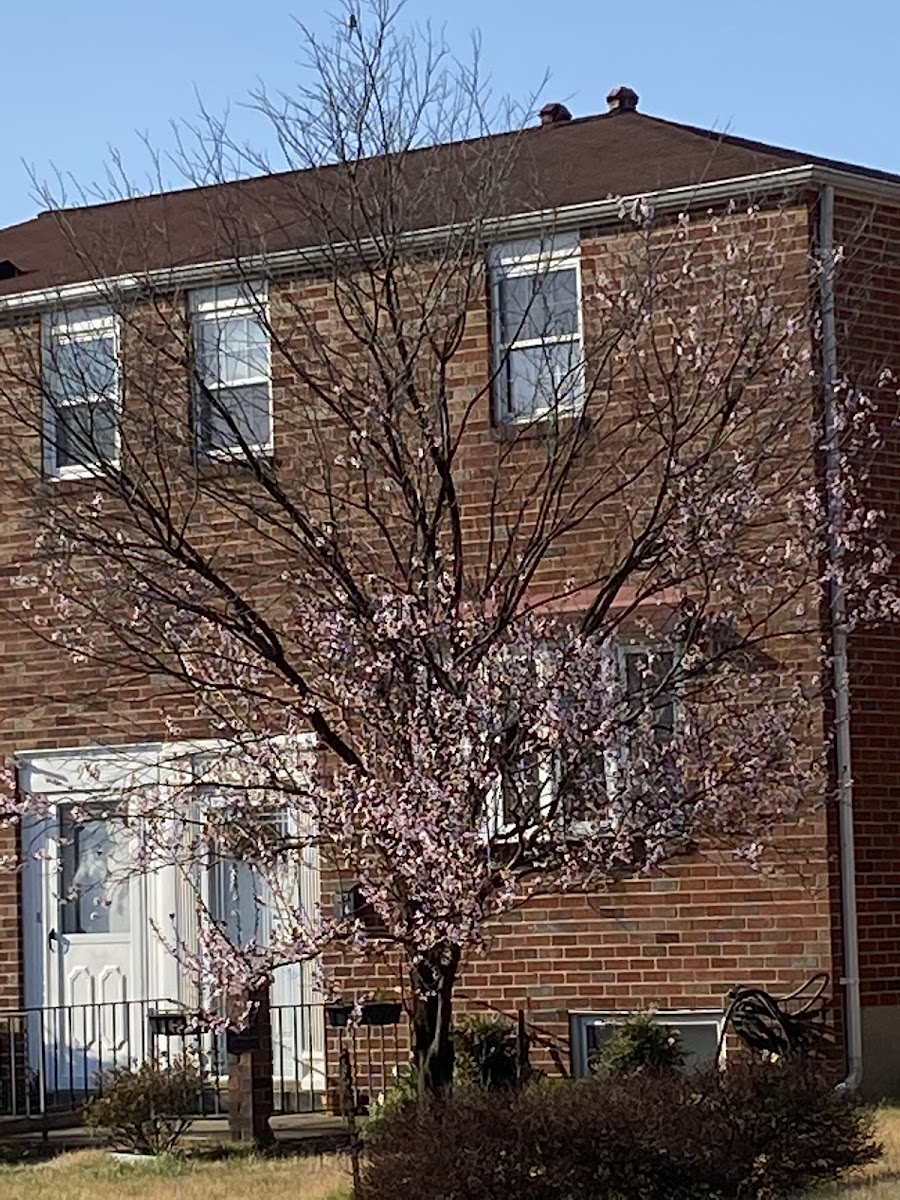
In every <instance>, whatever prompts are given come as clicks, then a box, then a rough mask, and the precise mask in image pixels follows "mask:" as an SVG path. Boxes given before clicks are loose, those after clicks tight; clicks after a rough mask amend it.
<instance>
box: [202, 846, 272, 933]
mask: <svg viewBox="0 0 900 1200" xmlns="http://www.w3.org/2000/svg"><path fill="white" fill-rule="evenodd" d="M259 889H260V883H259V880H257V879H256V878H255V875H254V871H253V869H252V867H250V866H248V864H247V863H244V862H239V861H238V860H237V859H233V858H223V859H220V860H219V861H218V862H216V863H213V865H212V866H211V867H210V868H209V915H210V916H211V917H212V919H213V920H214V921H215V922H217V924H218V925H219V926H220V927H221V929H222V930H223V932H224V933H225V935H226V936H227V938H228V940H229V941H230V942H231V944H232V945H233V946H246V945H247V944H248V943H249V942H252V941H258V942H261V943H263V944H264V943H265V942H266V940H267V933H268V930H267V929H265V928H263V927H262V926H261V924H260V918H261V916H262V907H261V905H260V904H258V903H257V900H258V899H259V898H261V897H258V895H257V893H258V891H259Z"/></svg>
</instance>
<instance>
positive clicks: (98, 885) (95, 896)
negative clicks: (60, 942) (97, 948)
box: [59, 806, 131, 934]
mask: <svg viewBox="0 0 900 1200" xmlns="http://www.w3.org/2000/svg"><path fill="white" fill-rule="evenodd" d="M86 812H87V815H86V816H85V810H84V809H80V810H79V815H80V816H81V817H82V818H83V819H82V820H76V819H75V817H74V815H73V813H72V810H71V809H70V808H68V807H62V808H60V828H59V832H60V881H59V882H60V899H61V904H60V908H61V923H62V932H63V933H68V934H72V933H129V932H130V930H131V889H130V886H129V871H128V867H129V856H128V832H127V830H126V828H125V825H124V823H123V822H122V821H121V820H120V819H118V818H117V817H114V816H111V815H110V814H109V813H108V812H107V811H104V810H101V809H98V808H95V809H94V810H93V811H92V810H91V807H90V806H88V807H87V810H86Z"/></svg>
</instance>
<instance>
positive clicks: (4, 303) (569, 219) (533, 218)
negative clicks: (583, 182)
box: [0, 163, 900, 316]
mask: <svg viewBox="0 0 900 1200" xmlns="http://www.w3.org/2000/svg"><path fill="white" fill-rule="evenodd" d="M825 184H829V185H831V186H832V187H834V189H835V191H837V192H840V193H841V194H853V195H860V196H863V197H868V198H875V199H881V200H887V201H892V202H894V203H897V204H900V181H898V182H894V181H892V180H885V179H879V178H876V177H873V176H870V175H865V174H862V173H860V174H857V173H856V172H851V171H841V170H838V169H835V168H831V167H825V166H822V165H819V164H815V163H804V164H801V165H799V166H794V167H785V168H783V169H779V170H775V171H763V172H759V173H757V174H753V175H740V176H735V177H733V178H730V179H719V180H713V181H711V182H709V183H700V184H691V185H689V186H687V187H678V188H666V189H663V190H661V191H657V192H640V193H636V194H634V195H631V196H615V197H607V198H606V199H604V200H593V201H590V202H588V203H585V204H574V205H569V206H566V207H564V208H558V209H551V210H548V209H543V210H535V211H531V212H524V213H517V214H514V215H512V216H506V217H498V218H496V219H494V220H491V221H487V222H485V224H484V227H483V228H484V236H485V240H486V241H497V240H499V239H501V238H507V239H509V238H516V237H528V236H529V235H534V234H535V233H537V232H539V231H541V230H543V229H546V228H547V226H548V224H550V223H552V225H553V227H554V228H555V229H558V230H560V231H565V230H571V229H580V228H584V227H585V226H598V225H604V224H609V223H615V222H618V221H620V220H621V219H622V217H623V215H624V213H626V212H627V211H628V209H629V207H630V206H631V205H633V204H634V203H636V202H638V201H641V200H645V201H647V202H649V203H650V204H651V205H652V206H653V208H654V209H655V210H656V211H657V212H679V211H682V210H686V209H690V208H696V207H697V206H698V205H702V204H714V203H721V202H722V201H725V200H734V199H742V200H749V199H753V198H759V197H762V196H772V195H774V194H779V193H780V194H784V195H787V194H791V193H795V192H797V191H800V190H802V189H804V188H807V187H820V186H824V185H825ZM452 228H453V227H452V226H447V225H441V226H434V227H432V228H429V229H422V230H417V231H415V232H413V233H409V234H407V235H406V236H405V237H404V239H403V242H404V245H406V246H408V247H409V249H411V250H416V249H422V250H424V249H427V248H428V247H429V246H431V245H436V244H439V243H440V242H441V240H442V239H444V238H446V236H447V234H448V233H449V232H450V231H451V229H452ZM343 248H344V247H342V246H340V245H332V246H328V247H325V246H305V247H299V248H296V249H291V250H284V251H280V252H277V253H273V254H261V255H254V256H248V257H247V258H243V259H220V260H218V261H211V262H199V263H191V264H189V265H186V266H182V267H163V268H160V269H159V270H153V271H147V272H144V273H128V274H123V275H115V276H110V277H109V278H105V279H95V280H88V281H85V282H83V283H72V284H63V285H61V286H59V287H55V288H40V289H35V290H31V291H26V292H16V293H13V294H11V295H8V296H0V315H5V316H8V315H11V314H23V315H24V314H28V313H39V312H42V311H45V310H47V309H53V308H58V307H65V306H68V305H72V304H79V303H84V302H96V301H102V300H104V299H107V298H109V296H110V295H116V296H120V295H122V294H125V293H129V292H140V291H146V290H154V291H174V290H177V289H180V288H188V287H202V286H204V285H208V284H210V283H214V282H217V281H222V280H228V279H235V278H247V277H248V276H251V275H265V276H266V277H273V276H280V275H288V274H295V273H296V272H297V271H298V270H314V269H315V268H316V267H317V266H322V265H324V264H327V263H329V262H333V261H334V258H335V254H336V253H338V254H339V253H340V252H341V250H342V249H343ZM362 250H364V247H361V246H360V244H359V243H352V244H350V243H348V244H347V246H346V252H347V254H348V257H349V256H351V255H353V256H359V254H360V252H361V251H362Z"/></svg>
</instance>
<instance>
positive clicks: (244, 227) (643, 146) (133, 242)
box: [0, 112, 900, 296]
mask: <svg viewBox="0 0 900 1200" xmlns="http://www.w3.org/2000/svg"><path fill="white" fill-rule="evenodd" d="M486 145H489V146H490V152H491V156H494V157H495V158H496V160H497V161H498V162H499V161H500V160H502V161H503V163H504V167H505V169H506V170H507V172H508V174H507V176H506V184H505V186H504V187H503V189H502V191H500V190H495V191H494V192H493V193H492V195H491V199H490V202H489V207H491V208H492V209H493V211H491V212H490V213H486V214H485V215H492V216H501V215H505V214H509V213H513V212H523V211H528V210H529V209H534V208H537V207H548V208H558V207H563V206H566V205H572V204H581V203H588V202H591V201H595V200H602V199H604V198H606V197H609V196H627V195H636V194H642V193H646V192H651V191H657V190H662V189H667V188H674V187H682V186H691V185H694V184H700V183H705V182H712V181H716V180H724V179H731V178H736V177H740V176H746V175H754V174H758V173H761V172H764V171H773V170H778V169H782V168H785V167H791V166H797V165H800V164H803V163H809V162H820V163H822V162H825V161H826V160H822V159H816V158H814V157H812V156H810V155H804V154H800V153H798V152H796V151H793V150H784V149H780V148H778V147H775V146H767V145H764V144H762V143H757V142H751V141H747V140H745V139H742V138H736V137H730V136H727V135H719V134H716V133H713V132H711V131H709V130H703V129H695V128H693V127H691V126H686V125H678V124H675V123H673V122H670V121H664V120H661V119H659V118H657V117H651V116H647V115H645V114H643V113H637V112H626V113H616V114H603V115H602V116H594V117H585V118H581V119H579V120H574V121H571V122H566V123H563V124H556V125H551V126H548V127H537V128H535V129H529V130H527V131H525V132H524V133H523V134H520V135H513V134H500V135H497V136H496V137H493V138H490V139H488V140H487V141H486V142H485V141H482V142H469V143H457V144H455V145H449V146H437V147H433V148H428V149H423V150H418V151H415V152H413V153H410V154H408V155H407V156H406V157H405V159H404V160H403V163H402V172H403V180H404V188H405V189H406V191H407V192H408V196H409V200H408V201H407V203H406V205H405V211H404V212H402V213H401V214H400V215H399V217H398V219H399V220H400V221H401V222H402V225H403V227H404V228H428V227H430V226H434V225H439V224H443V223H447V222H450V221H452V220H454V219H459V218H460V216H461V215H463V214H462V207H463V206H464V205H465V202H466V198H467V197H466V193H471V190H472V189H471V187H470V186H469V185H468V184H467V185H466V186H462V185H461V184H460V183H456V184H454V182H453V180H454V175H455V177H456V178H457V180H463V179H466V180H468V178H469V175H470V174H471V173H472V171H473V169H474V170H475V171H476V173H477V172H479V171H480V172H482V173H483V172H484V170H485V166H484V164H485V163H487V162H488V161H489V160H488V157H486V156H485V154H484V148H485V146H486ZM385 162H386V160H377V159H370V160H366V161H365V162H363V163H361V164H359V165H358V167H357V168H356V169H357V170H358V171H359V172H360V178H363V179H364V180H365V186H366V188H367V189H368V194H369V195H370V196H371V197H372V198H373V200H374V199H375V198H376V197H379V198H380V201H379V202H381V203H383V202H384V198H385V197H386V196H387V195H388V194H389V193H390V191H391V188H390V187H389V186H388V184H387V179H386V176H387V175H388V174H389V173H390V170H395V169H396V166H397V164H396V161H395V162H394V164H393V166H392V167H390V168H389V167H386V166H385ZM479 163H480V164H481V165H480V166H478V165H477V164H479ZM473 164H476V165H475V166H474V167H473ZM830 165H836V166H841V167H842V168H843V169H845V170H851V171H856V172H860V173H861V174H864V175H867V176H872V177H876V178H887V179H891V180H895V181H897V182H900V177H897V176H889V175H886V174H885V173H883V172H875V171H865V170H863V169H862V168H859V167H847V166H846V165H845V164H830ZM346 172H347V168H345V167H327V168H322V169H318V170H314V171H303V172H293V173H288V174H281V175H269V176H261V177H258V178H254V179H249V180H243V181H239V182H235V183H229V184H225V185H218V186H213V187H204V188H193V189H189V190H185V191H174V192H167V193H163V194H161V195H155V196H148V197H145V198H141V199H136V200H124V201H118V202H115V203H110V204H100V205H96V206H91V207H84V208H74V209H66V210H63V211H62V212H60V213H56V212H50V213H42V214H41V215H40V216H38V217H36V218H35V219H34V220H31V221H26V222H24V223H23V224H21V225H14V226H11V227H9V228H7V229H3V230H0V259H8V260H9V261H10V262H12V263H14V264H15V266H16V267H17V268H18V269H19V270H20V271H21V272H23V274H21V275H18V276H14V277H12V278H8V279H2V280H0V296H3V295H11V294H15V293H20V292H28V291H32V290H35V289H42V288H48V287H53V286H58V285H60V284H66V283H77V282H81V281H85V280H88V279H91V278H96V277H98V276H101V275H107V276H108V275H116V274H120V273H124V272H128V271H142V270H147V269H153V268H159V267H169V266H185V265H188V264H191V263H200V262H210V261H216V260H218V259H222V258H225V259H227V258H230V257H232V256H233V255H234V253H235V250H236V248H239V250H240V253H242V254H246V253H252V252H256V251H261V250H267V251H269V252H272V251H278V250H285V249H291V248H294V247H303V246H312V245H319V244H321V243H322V242H323V241H326V240H339V237H340V234H341V232H342V231H343V232H349V233H351V234H352V233H354V232H358V231H359V223H358V220H357V219H356V218H355V217H353V216H350V215H349V214H347V212H346V205H344V207H343V208H342V200H344V201H346V197H347V192H346V187H345V184H346V178H347V175H346ZM326 212H327V213H328V214H329V216H330V217H331V218H333V223H332V224H331V226H330V228H329V229H328V230H327V231H323V229H324V227H323V221H322V214H323V213H326ZM341 213H343V214H344V215H343V217H342V216H341ZM351 227H352V228H351Z"/></svg>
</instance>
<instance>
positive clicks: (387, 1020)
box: [325, 1000, 403, 1029]
mask: <svg viewBox="0 0 900 1200" xmlns="http://www.w3.org/2000/svg"><path fill="white" fill-rule="evenodd" d="M352 1014H353V1005H352V1004H346V1003H343V1004H326V1005H325V1019H326V1021H327V1022H328V1024H329V1025H330V1026H331V1027H332V1029H346V1028H347V1026H348V1025H349V1024H350V1018H351V1016H352ZM402 1014H403V1005H402V1004H401V1002H400V1001H399V1000H371V1001H369V1003H368V1004H363V1005H362V1007H361V1008H360V1013H359V1024H360V1025H396V1024H397V1023H398V1022H399V1020H400V1017H401V1016H402Z"/></svg>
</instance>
